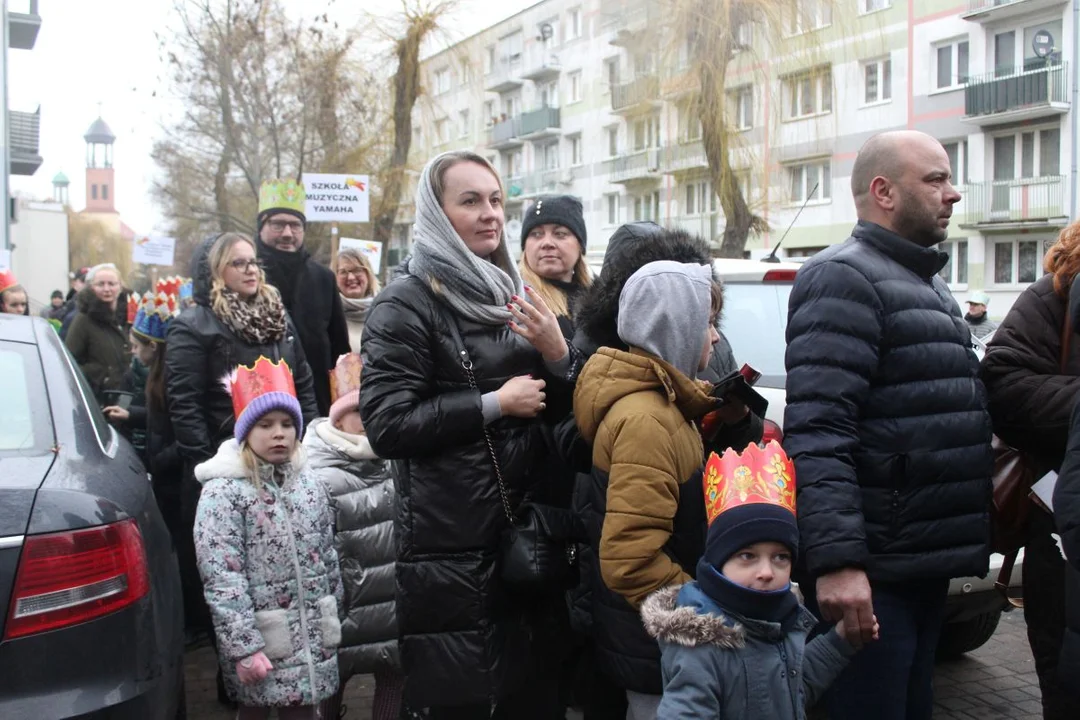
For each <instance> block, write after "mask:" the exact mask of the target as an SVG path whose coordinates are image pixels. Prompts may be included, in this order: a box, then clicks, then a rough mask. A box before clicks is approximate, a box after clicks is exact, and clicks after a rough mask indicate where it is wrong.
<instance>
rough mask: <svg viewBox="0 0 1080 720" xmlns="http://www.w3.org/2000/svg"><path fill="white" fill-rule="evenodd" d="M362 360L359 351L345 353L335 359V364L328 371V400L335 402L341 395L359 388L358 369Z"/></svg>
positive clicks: (362, 363)
mask: <svg viewBox="0 0 1080 720" xmlns="http://www.w3.org/2000/svg"><path fill="white" fill-rule="evenodd" d="M363 368H364V361H363V360H361V359H360V353H345V354H344V355H342V356H341V357H339V358H338V359H337V365H335V366H334V369H333V370H331V371H330V402H331V403H334V402H337V399H338V398H339V397H341V396H342V395H345V394H347V393H350V392H352V391H353V390H359V389H360V371H361V370H362V369H363Z"/></svg>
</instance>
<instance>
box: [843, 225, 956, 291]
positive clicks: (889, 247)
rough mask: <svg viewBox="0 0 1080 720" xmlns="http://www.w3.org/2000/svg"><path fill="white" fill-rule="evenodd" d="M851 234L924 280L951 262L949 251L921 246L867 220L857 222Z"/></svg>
mask: <svg viewBox="0 0 1080 720" xmlns="http://www.w3.org/2000/svg"><path fill="white" fill-rule="evenodd" d="M851 236H852V237H853V238H855V239H856V240H859V241H861V242H865V243H866V244H867V245H870V246H871V247H873V248H874V249H876V250H877V251H878V252H880V253H881V254H882V255H885V256H886V257H889V258H891V259H892V260H895V261H896V262H898V263H900V264H901V265H903V266H904V267H906V268H907V269H908V270H911V271H912V272H913V273H915V274H916V275H918V276H919V277H921V278H923V279H924V280H930V279H931V278H933V277H934V276H935V275H937V274H938V273H939V272H941V268H943V267H945V264H946V263H948V262H949V254H948V253H946V252H944V251H942V250H935V249H934V248H924V247H920V246H919V245H916V244H915V243H913V242H911V241H910V240H907V239H905V238H903V237H901V236H899V235H897V234H896V233H894V232H893V231H892V230H887V229H886V228H883V227H882V226H880V225H878V224H876V223H872V222H868V221H866V220H860V221H859V222H858V223H856V225H855V229H854V230H852V231H851Z"/></svg>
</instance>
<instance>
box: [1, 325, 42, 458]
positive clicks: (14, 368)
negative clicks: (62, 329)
mask: <svg viewBox="0 0 1080 720" xmlns="http://www.w3.org/2000/svg"><path fill="white" fill-rule="evenodd" d="M43 397H45V386H44V382H43V379H42V377H41V361H40V360H39V359H38V356H37V348H35V347H34V346H33V345H26V344H24V343H15V342H0V398H3V399H4V411H3V412H2V413H0V456H2V455H26V454H37V453H39V452H41V451H42V450H43V449H44V448H47V447H48V446H49V444H50V435H51V430H50V426H51V418H50V417H49V414H48V413H49V411H48V408H47V407H43V406H42V403H41V402H32V401H31V398H34V399H38V398H43Z"/></svg>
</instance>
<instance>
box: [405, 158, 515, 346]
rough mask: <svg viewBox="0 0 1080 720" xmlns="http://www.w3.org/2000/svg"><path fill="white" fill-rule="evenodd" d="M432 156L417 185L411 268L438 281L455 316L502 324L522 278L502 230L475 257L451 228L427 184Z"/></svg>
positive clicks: (428, 281)
mask: <svg viewBox="0 0 1080 720" xmlns="http://www.w3.org/2000/svg"><path fill="white" fill-rule="evenodd" d="M439 157H441V156H436V157H434V158H432V159H431V160H430V161H429V162H428V164H427V166H426V167H424V171H423V172H422V173H421V174H420V182H419V183H417V187H416V224H415V225H414V226H413V238H414V243H413V248H412V252H413V255H412V261H411V262H410V264H409V272H410V273H412V274H413V275H416V276H417V277H419V278H420V279H422V280H424V281H425V282H427V283H428V284H431V283H432V281H436V287H437V288H438V292H439V294H440V295H441V296H442V298H443V301H444V302H445V303H446V304H447V305H449V306H450V308H451V309H453V310H454V312H456V313H457V314H458V315H460V316H461V317H463V318H466V319H467V320H472V321H474V322H478V323H482V324H484V325H505V324H506V323H507V322H508V321H509V320H510V319H511V317H512V316H511V315H510V311H509V310H507V309H506V305H507V304H508V303H509V302H510V301H511V300H510V298H511V296H512V295H517V296H519V297H524V295H525V292H524V287H523V285H522V283H521V276H520V275H519V274H518V271H517V268H516V267H515V266H514V263H513V262H512V261H511V259H510V253H509V251H508V250H507V249H506V231H505V228H504V230H503V237H502V238H501V240H500V242H499V247H498V248H497V249H496V250H495V252H494V253H492V255H491V258H490V261H488V260H485V259H484V258H480V257H477V256H476V255H474V254H473V253H472V251H471V250H469V248H468V246H467V245H466V244H465V241H464V240H462V239H461V236H460V235H458V234H457V232H456V231H455V230H454V227H453V225H451V224H450V219H449V218H447V217H446V213H444V212H443V209H442V207H441V206H440V205H439V201H438V200H437V199H436V198H435V191H434V190H432V188H431V166H432V165H433V164H434V163H435V161H436V160H438V159H439Z"/></svg>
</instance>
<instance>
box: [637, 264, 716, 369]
mask: <svg viewBox="0 0 1080 720" xmlns="http://www.w3.org/2000/svg"><path fill="white" fill-rule="evenodd" d="M711 287H712V270H711V269H710V268H709V266H708V265H696V264H693V263H677V262H671V261H670V260H661V261H658V262H651V263H649V264H648V265H644V266H642V268H641V269H640V270H638V271H637V272H635V273H634V274H633V275H631V276H630V279H629V280H627V281H626V285H624V286H623V290H622V294H620V295H619V339H620V340H622V341H623V342H624V343H626V344H627V345H629V346H630V347H636V348H640V349H641V350H644V351H645V352H647V353H650V354H652V355H655V356H657V357H659V358H662V359H663V360H664V361H665V362H668V363H670V364H671V365H673V366H674V367H675V369H677V370H678V371H679V372H681V373H683V374H684V375H686V377H688V378H691V379H693V378H696V377H697V373H698V363H699V362H700V360H701V351H702V349H703V348H704V345H705V342H706V341H705V330H706V329H707V328H708V327H709V311H710V310H711V309H712V295H711Z"/></svg>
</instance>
